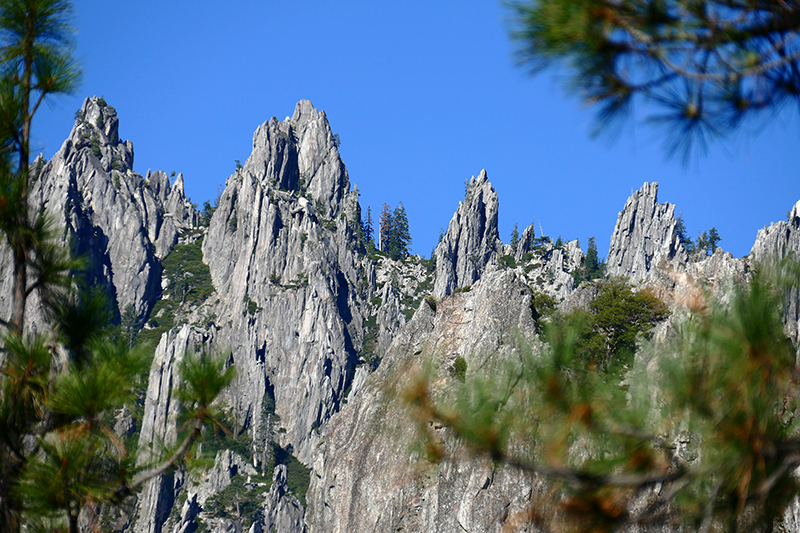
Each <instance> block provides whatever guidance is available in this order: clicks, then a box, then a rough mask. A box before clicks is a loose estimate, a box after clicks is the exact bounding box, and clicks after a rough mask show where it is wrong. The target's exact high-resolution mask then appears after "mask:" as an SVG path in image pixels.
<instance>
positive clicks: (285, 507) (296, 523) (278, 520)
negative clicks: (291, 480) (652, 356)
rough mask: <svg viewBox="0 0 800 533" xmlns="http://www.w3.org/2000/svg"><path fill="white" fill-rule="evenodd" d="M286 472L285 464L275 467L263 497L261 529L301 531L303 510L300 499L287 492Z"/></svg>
mask: <svg viewBox="0 0 800 533" xmlns="http://www.w3.org/2000/svg"><path fill="white" fill-rule="evenodd" d="M287 476H288V473H287V469H286V466H285V465H278V466H277V467H275V473H274V475H273V476H272V486H271V487H270V489H269V494H267V497H266V499H265V503H264V509H263V526H262V530H263V531H270V532H272V531H274V532H275V533H303V532H304V531H305V530H306V528H305V524H304V522H303V516H304V514H305V510H304V509H303V506H302V505H301V504H300V501H299V500H298V499H297V498H296V497H295V496H294V495H293V494H292V493H291V492H289V486H288V485H287V482H286V479H287Z"/></svg>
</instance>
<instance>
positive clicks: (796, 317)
mask: <svg viewBox="0 0 800 533" xmlns="http://www.w3.org/2000/svg"><path fill="white" fill-rule="evenodd" d="M791 253H794V254H795V255H798V254H800V201H798V202H797V203H796V204H794V206H793V207H792V209H791V211H789V213H788V215H787V220H781V221H780V222H774V223H772V224H770V225H769V226H765V227H764V228H762V229H760V230H758V235H757V236H756V242H755V243H754V244H753V248H752V249H751V250H750V255H749V257H750V259H751V260H752V261H754V262H755V263H756V264H758V263H770V262H774V261H780V260H781V259H783V258H784V257H786V256H787V255H789V254H791ZM784 311H785V313H784V320H785V322H786V330H787V333H788V334H789V336H790V338H791V339H792V340H793V341H794V342H795V344H797V343H798V341H800V295H798V291H792V292H791V294H790V296H789V302H787V305H786V309H785V310H784ZM795 508H796V509H797V508H800V507H798V506H797V505H795Z"/></svg>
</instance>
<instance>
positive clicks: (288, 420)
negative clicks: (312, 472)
mask: <svg viewBox="0 0 800 533" xmlns="http://www.w3.org/2000/svg"><path fill="white" fill-rule="evenodd" d="M359 224H360V207H359V205H358V193H357V191H354V190H349V179H348V177H347V171H346V169H345V167H344V164H343V163H342V161H341V159H340V158H339V154H338V150H337V148H336V143H335V142H334V139H333V134H332V133H331V129H330V126H329V124H328V121H327V118H326V116H325V114H324V113H323V112H321V111H317V110H315V109H314V108H313V107H312V106H311V104H310V102H307V101H301V102H300V103H299V104H298V105H297V108H296V110H295V114H294V116H293V118H290V119H288V120H285V121H282V122H279V121H278V120H277V119H275V118H273V119H272V120H270V121H269V122H267V123H265V124H263V125H262V126H260V127H259V128H258V130H257V131H256V133H255V136H254V141H253V153H252V154H251V155H250V157H249V158H248V159H247V162H246V163H245V165H244V166H243V168H241V169H237V172H236V173H234V174H233V175H232V176H230V177H229V178H228V180H227V182H226V186H225V190H224V191H223V193H222V195H221V198H220V203H219V207H218V208H217V210H216V211H215V213H214V216H213V217H212V219H211V223H210V226H209V230H208V235H207V236H206V238H205V240H204V242H203V257H204V261H205V262H207V263H208V266H209V270H210V273H211V277H212V280H213V282H214V287H215V288H216V291H217V294H218V295H219V298H220V303H219V306H218V309H217V312H216V314H217V316H218V317H229V318H228V321H227V323H222V324H220V327H221V328H222V332H223V333H222V334H223V335H224V336H228V338H229V339H230V348H231V350H232V351H233V356H232V357H233V360H234V361H235V363H236V366H237V368H238V369H239V377H238V378H237V384H236V387H235V390H236V392H235V394H234V399H233V408H234V414H235V415H236V416H237V418H238V419H239V420H242V421H243V422H244V423H245V424H247V425H248V427H250V428H252V430H253V431H257V430H258V428H259V426H260V424H261V414H262V406H263V405H264V398H265V395H266V394H272V395H274V402H275V410H276V413H277V415H278V416H280V418H281V420H282V424H283V425H282V432H281V434H280V436H279V441H280V445H282V446H284V447H289V448H290V449H291V450H293V452H294V453H295V454H296V455H297V456H298V457H299V458H300V459H301V460H302V461H306V462H308V461H310V459H311V453H312V450H313V448H314V445H315V443H316V440H317V439H318V438H319V437H318V431H317V429H318V428H319V427H320V426H321V425H323V424H324V423H325V422H326V421H327V419H328V418H329V417H330V416H331V415H332V414H333V413H334V412H336V411H337V410H338V407H339V404H340V402H341V400H342V398H343V394H344V392H345V390H346V389H347V387H348V386H349V384H350V382H351V380H352V377H353V374H354V370H355V365H356V361H357V355H356V353H357V350H358V348H359V347H360V345H361V342H362V340H363V337H364V321H365V318H366V317H365V316H363V308H364V307H365V306H364V305H363V302H364V299H366V298H372V296H373V295H372V294H371V293H369V291H370V289H369V287H370V286H371V284H370V283H369V279H368V272H367V270H366V269H365V267H364V265H363V253H364V249H363V244H361V243H360V241H359V240H358V238H357V231H358V228H359ZM358 287H361V289H359V290H357V288H358ZM220 322H222V321H221V320H220Z"/></svg>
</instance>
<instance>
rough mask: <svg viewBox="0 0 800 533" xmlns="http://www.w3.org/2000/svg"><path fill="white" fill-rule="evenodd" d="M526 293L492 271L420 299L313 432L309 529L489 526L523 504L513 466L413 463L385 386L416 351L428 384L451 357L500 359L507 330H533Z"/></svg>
mask: <svg viewBox="0 0 800 533" xmlns="http://www.w3.org/2000/svg"><path fill="white" fill-rule="evenodd" d="M531 297H532V293H531V290H530V288H529V287H528V286H527V284H526V283H525V282H524V281H523V279H522V278H521V277H520V276H519V275H518V274H517V273H516V272H514V271H512V270H505V271H498V270H492V271H487V272H486V273H485V274H484V275H483V277H482V278H481V279H480V280H479V281H477V282H476V283H475V284H474V285H473V286H472V289H471V290H470V291H469V292H460V293H457V294H453V295H451V296H448V297H445V298H443V299H442V300H440V301H439V302H438V304H437V305H436V306H433V305H431V304H430V303H428V302H424V303H423V304H422V305H421V306H420V308H419V309H418V310H417V312H416V314H415V315H414V317H413V319H412V320H411V322H409V323H408V324H407V325H406V327H405V328H403V329H402V330H401V332H400V333H399V334H398V336H397V337H396V338H395V340H394V342H393V343H392V346H391V348H390V349H389V352H388V353H387V355H386V357H385V359H384V362H383V363H382V364H381V366H380V368H378V370H377V371H376V372H375V373H374V374H373V375H372V376H371V377H369V378H367V381H368V382H367V384H365V385H364V387H363V388H362V389H361V390H360V391H359V392H358V393H357V394H355V395H353V396H352V397H351V399H350V400H349V401H348V403H347V405H346V406H344V408H343V409H342V410H341V411H340V412H339V413H337V414H336V415H334V417H333V418H332V419H331V421H330V422H329V424H328V426H327V427H326V428H325V430H324V431H323V437H324V441H322V442H320V445H319V447H318V453H317V457H316V460H315V462H314V465H313V471H312V475H311V485H310V487H309V491H308V493H307V495H306V500H307V501H308V510H307V512H306V519H305V520H306V526H307V528H308V530H309V531H311V532H325V533H345V532H347V533H356V532H370V533H371V532H373V531H398V530H401V529H402V530H403V531H419V532H433V531H436V532H461V531H492V532H495V531H500V530H502V528H503V527H504V526H505V525H507V524H504V523H503V521H504V519H505V518H504V517H509V516H513V515H514V514H515V513H516V512H518V511H521V510H522V509H523V508H524V507H525V505H526V503H527V502H528V499H527V498H528V497H529V493H530V490H531V488H532V487H531V478H530V476H528V475H525V474H523V473H521V472H520V471H517V470H514V469H512V468H508V467H502V466H499V465H493V464H492V463H491V461H489V460H485V461H484V460H475V461H454V462H443V463H441V464H438V465H427V466H425V465H424V464H423V463H420V462H418V461H417V459H416V458H415V454H414V453H412V451H411V450H412V448H413V442H412V441H413V438H414V437H413V436H412V435H414V430H413V428H414V422H413V421H411V420H410V419H409V418H408V417H407V415H405V414H404V413H403V411H402V408H400V407H399V405H398V404H397V403H396V402H393V401H392V399H391V397H390V395H388V394H387V390H388V386H387V385H389V384H390V383H391V384H393V385H396V386H397V387H398V388H399V390H402V388H403V386H404V385H408V384H409V383H410V380H412V379H413V376H414V375H415V374H414V369H415V368H418V367H419V366H420V365H423V364H424V361H426V360H430V361H432V363H433V364H434V365H435V366H436V368H439V369H440V374H439V378H440V379H437V380H436V381H435V383H436V384H437V385H436V386H437V387H440V386H446V385H443V384H445V383H447V380H448V379H450V380H453V379H455V378H452V377H450V378H448V377H446V376H448V375H449V370H448V369H449V368H450V367H451V366H452V365H453V363H454V361H455V360H456V358H457V357H463V358H464V359H465V361H466V362H467V371H466V372H467V375H469V374H470V372H472V371H473V370H474V369H483V370H488V369H492V368H497V367H496V366H495V365H502V364H503V361H504V360H506V359H507V358H512V357H515V355H514V349H515V348H513V347H512V344H513V342H509V340H510V339H511V337H513V336H514V335H517V337H515V338H519V336H525V337H532V336H533V330H534V321H533V318H532V316H531V311H530V302H531ZM434 307H435V309H434ZM511 332H516V333H515V334H512V333H511ZM489 371H490V370H489ZM435 431H436V433H437V436H441V437H442V439H443V441H444V442H445V443H446V444H447V446H448V452H450V453H453V454H454V456H459V454H460V453H462V452H463V450H461V449H459V444H457V442H456V441H455V439H449V438H448V436H447V432H448V430H447V429H444V428H437V429H436V430H435Z"/></svg>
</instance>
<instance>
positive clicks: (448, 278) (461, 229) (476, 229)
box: [434, 170, 501, 298]
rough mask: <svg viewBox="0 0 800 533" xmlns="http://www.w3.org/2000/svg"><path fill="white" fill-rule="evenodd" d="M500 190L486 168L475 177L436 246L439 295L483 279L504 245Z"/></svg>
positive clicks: (444, 294) (445, 294)
mask: <svg viewBox="0 0 800 533" xmlns="http://www.w3.org/2000/svg"><path fill="white" fill-rule="evenodd" d="M497 211H498V201H497V193H496V192H495V191H494V189H493V188H492V184H491V183H490V182H489V178H488V177H487V175H486V171H485V170H482V171H481V173H480V175H478V177H477V178H476V177H474V176H473V177H472V179H471V180H470V182H469V184H468V186H467V193H466V197H465V198H464V201H463V202H460V203H459V205H458V210H457V211H456V213H455V215H453V218H452V219H451V220H450V224H449V225H448V227H447V232H446V233H445V235H444V237H443V238H442V242H440V243H439V245H438V246H437V247H436V285H435V287H434V295H435V296H436V297H437V298H441V297H443V296H447V295H448V294H451V293H452V292H453V291H454V290H455V289H458V288H460V287H466V286H469V285H472V284H473V283H475V282H476V281H477V280H478V279H480V277H481V274H482V273H483V271H484V269H485V268H486V265H488V264H489V263H490V262H491V261H492V259H493V258H494V257H495V256H496V254H497V253H498V250H500V248H501V243H500V239H499V237H498V230H497Z"/></svg>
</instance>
